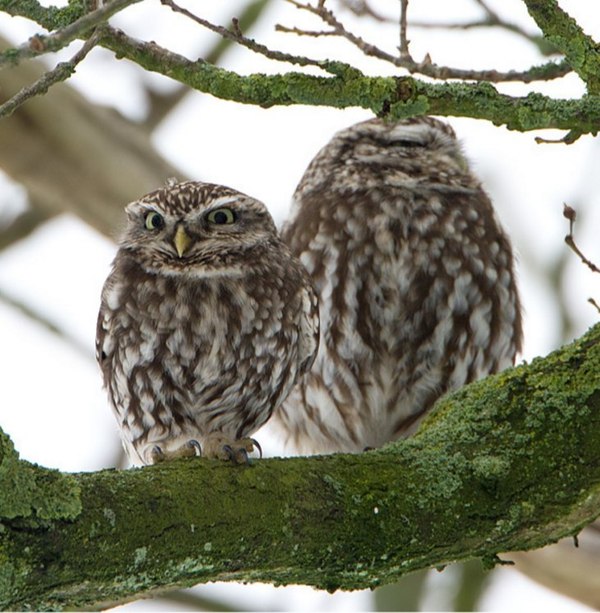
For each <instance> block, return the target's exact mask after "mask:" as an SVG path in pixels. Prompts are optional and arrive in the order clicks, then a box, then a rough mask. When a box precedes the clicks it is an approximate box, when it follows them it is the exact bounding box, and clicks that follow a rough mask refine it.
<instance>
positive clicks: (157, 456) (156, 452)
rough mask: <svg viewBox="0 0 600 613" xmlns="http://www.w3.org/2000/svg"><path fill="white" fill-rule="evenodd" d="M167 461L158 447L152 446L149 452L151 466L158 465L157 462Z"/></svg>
mask: <svg viewBox="0 0 600 613" xmlns="http://www.w3.org/2000/svg"><path fill="white" fill-rule="evenodd" d="M166 459H167V456H166V455H165V453H164V451H163V450H162V448H161V447H159V446H158V445H154V447H152V449H151V450H150V460H151V461H152V464H158V463H159V462H164V461H165V460H166Z"/></svg>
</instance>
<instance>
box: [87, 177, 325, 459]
mask: <svg viewBox="0 0 600 613" xmlns="http://www.w3.org/2000/svg"><path fill="white" fill-rule="evenodd" d="M126 213H127V228H126V231H125V233H124V236H123V238H122V239H121V242H120V246H119V250H118V252H117V255H116V257H115V259H114V262H113V266H112V271H111V273H110V275H109V277H108V278H107V280H106V283H105V284H104V288H103V291H102V298H101V306H100V312H99V315H98V324H97V341H96V345H97V357H98V361H99V363H100V367H101V370H102V374H103V377H104V383H105V387H106V388H107V390H108V395H109V399H110V403H111V405H112V408H113V410H114V414H115V416H116V418H117V421H118V425H119V427H120V430H121V435H122V439H123V443H124V446H125V449H126V451H127V453H128V455H129V457H130V458H131V460H132V461H134V462H135V463H143V464H151V463H155V462H158V461H160V460H164V459H171V458H175V457H180V456H189V455H198V454H200V453H201V454H202V455H203V456H205V457H213V458H222V459H230V460H233V461H244V460H247V457H248V455H247V454H248V452H251V451H253V449H254V447H255V446H256V445H257V443H256V441H255V440H254V439H253V438H251V436H252V434H253V433H254V432H255V431H256V430H257V429H258V428H259V427H260V426H262V425H263V424H264V423H265V422H266V421H267V420H268V419H269V417H270V416H271V414H272V412H273V411H274V410H275V409H276V408H277V407H278V406H279V405H280V404H281V402H282V401H283V400H284V399H285V398H286V396H287V395H288V393H289V392H290V390H291V389H292V387H293V386H294V383H295V382H296V380H297V379H298V378H299V377H300V376H301V375H302V374H303V373H304V372H305V371H307V370H308V369H309V368H310V366H311V364H312V362H313V360H314V358H315V355H316V351H317V346H318V340H319V335H318V328H319V320H318V307H317V298H316V294H315V292H314V289H313V287H312V284H311V281H310V279H309V277H308V275H307V273H306V271H305V270H304V268H303V267H302V265H301V264H300V263H299V261H298V260H297V259H296V258H295V257H294V256H292V255H291V253H290V250H289V248H288V247H287V246H286V245H285V244H284V243H283V242H282V240H281V239H280V237H279V236H278V233H277V230H276V228H275V224H274V223H273V219H272V218H271V216H270V214H269V212H268V211H267V209H266V208H265V206H264V205H263V204H262V203H261V202H259V201H257V200H255V199H254V198H251V197H249V196H246V195H244V194H242V193H240V192H237V191H235V190H233V189H230V188H228V187H223V186H220V185H213V184H209V183H197V182H191V181H190V182H184V183H177V182H175V181H171V182H169V183H168V184H167V185H166V186H165V187H164V188H162V189H159V190H157V191H154V192H152V193H150V194H148V195H146V196H144V197H142V198H140V199H139V200H137V201H135V202H132V203H131V204H129V205H128V206H127V208H126ZM259 449H260V448H259Z"/></svg>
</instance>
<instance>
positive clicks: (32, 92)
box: [0, 31, 100, 117]
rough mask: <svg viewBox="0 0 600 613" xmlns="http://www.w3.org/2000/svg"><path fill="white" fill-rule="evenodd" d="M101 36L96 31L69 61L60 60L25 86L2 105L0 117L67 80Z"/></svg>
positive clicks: (0, 106) (6, 115) (10, 113)
mask: <svg viewBox="0 0 600 613" xmlns="http://www.w3.org/2000/svg"><path fill="white" fill-rule="evenodd" d="M99 38H100V36H99V33H98V32H97V31H96V32H94V34H92V36H90V38H89V39H88V40H86V41H85V43H83V45H82V46H81V48H80V49H79V51H78V52H77V53H76V54H75V55H74V56H73V57H72V58H71V59H70V60H69V61H68V62H60V64H57V65H56V67H55V68H54V69H53V70H50V71H48V72H46V73H45V74H43V75H42V76H41V77H40V78H39V79H38V80H37V81H35V82H34V83H32V84H31V85H28V86H27V87H24V88H23V89H21V91H19V92H18V93H16V94H15V95H14V96H13V97H12V98H10V99H9V100H7V101H6V102H5V103H4V104H2V105H0V117H8V116H9V115H12V113H14V111H15V110H16V109H18V108H19V107H20V106H21V105H22V104H23V103H24V102H26V101H27V100H29V99H30V98H33V97H34V96H39V95H40V94H45V93H46V92H47V91H48V89H49V88H50V87H51V86H52V85H54V84H55V83H58V82H60V81H66V80H67V79H68V78H69V77H70V76H71V75H72V74H73V73H74V72H75V69H76V68H77V65H78V64H79V63H80V62H82V61H83V60H84V58H85V56H86V55H87V54H88V53H89V52H90V51H91V50H92V49H93V48H94V47H95V46H96V45H97V44H98V41H99Z"/></svg>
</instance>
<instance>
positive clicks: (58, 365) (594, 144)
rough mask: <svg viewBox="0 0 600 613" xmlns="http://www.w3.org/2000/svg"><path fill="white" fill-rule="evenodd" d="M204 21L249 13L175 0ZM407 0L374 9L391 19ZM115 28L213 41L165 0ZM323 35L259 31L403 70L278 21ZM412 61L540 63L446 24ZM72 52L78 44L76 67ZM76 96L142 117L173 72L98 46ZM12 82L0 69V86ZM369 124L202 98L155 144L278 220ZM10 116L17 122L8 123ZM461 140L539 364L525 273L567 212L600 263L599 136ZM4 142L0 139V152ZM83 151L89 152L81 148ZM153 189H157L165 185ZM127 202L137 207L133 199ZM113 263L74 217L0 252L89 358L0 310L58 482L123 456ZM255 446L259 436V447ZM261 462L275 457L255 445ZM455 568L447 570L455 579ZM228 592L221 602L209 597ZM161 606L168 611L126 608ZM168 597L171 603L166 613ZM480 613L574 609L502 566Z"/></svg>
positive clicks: (17, 413)
mask: <svg viewBox="0 0 600 613" xmlns="http://www.w3.org/2000/svg"><path fill="white" fill-rule="evenodd" d="M180 4H182V5H184V6H188V7H189V8H190V9H192V10H196V11H198V12H201V14H202V16H203V17H205V18H208V19H212V20H214V21H215V22H219V23H222V24H227V23H228V22H229V18H230V17H231V16H233V15H236V14H238V12H239V11H238V10H237V7H239V6H242V5H243V2H239V1H235V2H234V1H230V2H219V1H218V0H212V1H208V0H206V1H203V2H201V3H198V2H194V1H192V0H190V1H188V2H183V1H182V2H181V3H180ZM397 4H398V3H397V2H389V1H388V2H383V1H382V2H379V4H378V5H379V6H381V7H382V10H389V9H390V7H393V8H394V9H396V10H397ZM493 4H494V6H495V7H496V8H497V9H498V10H499V11H501V12H502V14H504V15H507V16H510V18H511V19H512V20H514V21H517V22H518V23H520V24H522V25H524V26H526V27H528V28H529V29H531V30H533V29H534V25H533V22H532V21H531V20H530V18H529V17H528V15H527V13H526V10H525V8H524V5H523V4H522V2H520V1H519V0H505V1H504V2H501V1H500V0H497V1H496V2H495V3H493ZM560 4H561V6H562V7H563V8H564V9H565V10H567V11H568V12H569V13H570V14H571V15H573V16H574V17H576V18H577V19H578V20H579V22H580V23H581V24H583V25H584V28H585V29H586V31H587V32H588V33H589V34H591V35H592V36H594V37H595V39H596V40H599V39H600V6H599V4H598V3H597V2H590V0H561V1H560ZM339 15H340V17H341V18H342V19H343V21H344V22H345V23H346V24H347V25H348V26H349V27H350V29H352V28H354V29H356V30H358V31H360V32H361V34H362V35H363V36H364V37H365V38H367V39H369V40H371V41H373V42H377V43H378V44H380V45H381V46H383V47H384V48H386V49H387V50H389V51H392V52H393V50H394V47H395V45H396V44H397V30H396V28H394V27H392V26H389V27H388V26H382V25H381V24H375V23H373V22H370V21H369V20H368V19H363V20H360V22H356V20H355V19H352V17H351V15H349V14H347V13H339ZM478 16H480V13H479V12H478V10H477V8H476V5H475V2H473V1H470V0H455V1H453V2H447V1H445V0H412V2H411V4H410V13H409V18H410V19H415V20H427V21H433V20H436V21H438V20H439V21H455V22H462V21H467V20H469V19H471V18H476V17H478ZM114 23H115V25H118V26H119V27H122V28H124V29H126V30H127V31H128V32H129V33H130V34H132V35H133V36H137V37H139V38H144V39H146V40H155V41H156V42H158V43H159V44H162V45H164V46H166V47H168V48H170V49H172V50H174V51H177V52H179V53H182V54H184V55H188V56H189V57H196V56H198V55H201V54H202V53H203V52H204V51H205V50H207V49H209V48H210V47H211V46H212V44H213V43H214V41H215V38H214V36H212V35H208V34H207V33H206V32H204V31H203V30H201V29H200V28H199V27H198V26H195V25H194V24H192V23H191V22H189V21H188V20H186V19H184V18H183V17H181V16H179V15H172V14H170V12H169V11H168V9H166V8H162V7H160V4H159V2H158V1H157V0H145V1H144V2H141V3H140V4H138V5H135V6H133V7H130V8H129V9H127V10H126V11H125V12H124V13H122V14H121V15H118V16H117V17H116V18H115V19H114ZM275 23H284V24H286V25H289V26H291V25H297V26H305V27H307V28H308V29H321V25H320V24H319V22H317V21H316V20H313V19H312V18H310V16H308V15H305V14H303V13H301V12H299V11H297V10H294V9H293V8H292V7H291V6H289V5H287V4H286V3H285V2H283V1H282V0H274V1H273V2H272V6H271V8H270V9H269V10H268V12H267V15H266V16H265V17H264V18H263V19H262V20H261V23H260V25H259V27H256V28H255V29H254V30H253V31H252V36H253V37H254V38H256V39H257V40H259V41H260V42H263V43H265V44H267V45H269V46H271V47H273V48H278V49H284V50H287V51H291V52H297V53H299V54H304V55H310V56H311V57H315V58H317V57H323V58H325V57H332V56H335V57H337V58H339V59H343V60H344V61H346V62H349V63H352V64H354V65H356V66H358V67H360V68H362V69H364V70H365V71H366V72H368V73H370V74H396V72H395V70H394V69H393V67H391V66H388V65H386V64H384V63H382V62H378V61H375V60H368V59H366V58H364V57H363V56H361V55H360V54H359V53H358V52H357V51H355V50H354V49H353V48H351V47H350V46H349V45H348V44H347V43H344V42H339V41H338V42H336V41H333V40H332V39H324V40H313V39H310V40H307V39H299V38H297V37H293V36H292V35H284V34H278V33H275V32H274V31H273V24H275ZM0 31H2V32H3V33H4V34H6V35H8V36H11V37H12V38H14V39H15V40H18V41H23V40H25V38H26V37H27V36H30V35H31V34H33V33H35V32H36V31H38V28H36V27H32V26H31V24H28V23H27V22H25V21H24V20H21V19H9V18H6V17H4V16H1V18H0ZM409 35H410V39H411V41H412V44H411V51H412V53H413V56H414V57H415V58H416V59H420V58H422V57H423V56H424V55H425V54H426V53H430V54H431V56H432V59H433V60H434V61H436V62H438V63H445V64H448V65H451V66H457V67H463V68H490V67H493V68H497V69H499V70H506V69H510V68H527V67H528V66H530V65H532V64H535V63H541V62H542V61H544V60H543V58H541V57H540V56H539V55H538V53H537V52H536V51H535V49H534V48H533V46H532V45H530V44H528V43H526V42H525V41H523V40H522V39H520V38H518V37H516V36H513V35H509V34H503V33H501V32H496V31H493V32H492V31H489V30H481V31H470V32H468V33H465V32H459V33H452V32H443V31H438V30H419V29H416V28H414V29H411V30H409ZM77 46H78V44H75V45H74V46H71V47H70V48H69V50H68V52H67V53H64V54H63V53H61V54H60V55H59V56H58V58H59V59H61V60H62V59H65V58H66V57H68V56H70V55H71V54H72V53H73V52H74V49H75V48H76V47H77ZM224 64H225V65H226V66H227V67H228V68H231V69H234V70H237V71H239V72H242V73H250V72H258V71H262V72H275V71H283V70H288V69H289V67H288V66H287V65H278V64H275V63H273V62H271V61H268V60H266V59H265V58H262V57H260V56H257V55H255V54H252V53H251V52H249V51H246V50H241V49H237V48H234V49H232V50H230V51H229V52H228V54H227V56H226V58H225V60H224ZM70 82H71V84H72V85H75V86H76V87H78V88H79V89H80V90H81V91H82V92H83V93H85V94H86V95H87V96H89V97H90V98H91V99H93V100H94V101H96V102H100V103H103V104H108V105H112V106H115V107H116V108H118V109H119V110H120V111H121V112H122V113H124V114H125V115H127V116H129V117H131V118H133V119H141V118H143V116H144V113H145V112H146V109H147V101H146V98H145V95H144V92H143V88H142V87H141V85H142V84H151V85H152V87H154V88H161V89H168V88H171V87H173V85H172V83H171V82H170V81H169V80H167V79H166V78H164V77H160V76H157V75H149V74H146V73H143V72H142V71H140V70H138V69H137V67H135V66H132V65H130V64H128V63H126V62H118V61H116V60H114V58H113V57H112V54H111V53H109V52H107V51H104V50H95V51H93V52H92V53H91V54H90V56H89V57H88V59H87V60H86V62H85V63H84V64H82V65H81V66H80V67H79V68H78V70H77V74H76V75H75V77H74V78H72V79H71V81H70ZM0 84H1V74H0ZM534 87H535V89H536V90H537V91H541V92H543V93H547V94H549V95H552V96H556V97H565V98H566V97H577V96H579V95H580V93H581V92H582V91H583V87H582V84H581V82H580V81H579V80H578V79H577V78H576V77H572V76H571V77H568V78H565V79H561V80H560V81H558V82H556V83H550V84H537V85H535V86H534ZM499 89H500V90H501V91H505V92H507V93H511V94H512V93H516V94H521V93H525V92H526V91H527V90H526V89H525V88H524V87H523V86H519V85H514V84H513V85H501V86H499ZM369 116H370V113H369V112H368V111H364V110H361V109H349V110H345V111H340V110H334V109H324V108H309V107H300V106H297V107H282V108H274V109H269V110H263V109H259V108H256V107H250V106H244V105H240V104H235V103H231V102H225V101H221V100H217V99H215V98H212V97H210V96H207V95H203V94H199V93H192V94H190V95H188V96H187V97H186V98H185V100H184V101H183V102H182V103H181V104H180V105H179V106H178V108H177V109H176V110H175V111H174V112H173V113H172V114H171V115H170V116H169V117H168V119H167V120H166V121H164V122H163V124H161V125H160V126H159V128H158V129H157V131H156V133H155V143H156V146H157V147H158V148H159V149H160V151H161V152H162V153H163V154H164V155H165V156H166V157H168V158H169V159H170V160H171V161H172V162H173V163H174V164H175V165H177V166H178V167H180V168H181V170H182V172H184V173H185V174H187V175H189V176H191V177H194V178H197V179H200V180H206V181H211V182H216V183H224V184H226V185H230V186H231V187H235V188H237V189H240V190H241V191H244V192H247V193H249V194H252V195H253V196H256V197H258V198H260V199H262V200H263V201H264V202H265V203H266V204H267V205H268V206H269V208H270V209H271V211H272V213H273V215H274V217H275V219H276V221H278V222H281V220H282V219H283V218H284V217H285V214H286V210H287V207H288V203H289V201H290V197H291V194H292V192H293V190H294V187H295V185H296V183H297V182H298V180H299V179H300V177H301V175H302V173H303V171H304V169H305V167H306V165H307V164H308V162H309V161H310V159H311V158H312V157H313V155H314V154H315V153H316V152H317V150H318V149H319V148H320V147H321V146H323V145H324V144H325V143H326V142H327V141H328V140H329V138H330V137H331V136H332V134H333V133H334V132H335V131H336V130H338V129H340V128H342V127H346V126H348V125H350V124H352V123H354V122H356V121H359V120H362V119H366V118H368V117H369ZM9 121H10V119H9ZM450 122H451V123H452V125H453V126H454V127H455V129H456V131H457V133H458V135H459V137H460V138H461V139H462V141H463V143H464V147H465V151H466V153H467V156H468V158H469V159H470V160H471V162H472V165H473V167H474V169H475V171H476V172H477V173H478V175H479V176H480V177H481V179H482V180H483V182H484V184H485V186H486V188H487V189H488V191H489V192H490V194H491V196H492V199H493V201H494V203H495V206H496V209H497V211H498V214H499V215H500V217H501V219H502V220H503V222H504V224H505V226H506V227H507V229H508V230H509V233H510V234H511V236H512V237H513V241H514V245H515V248H516V250H517V252H519V253H521V254H522V255H521V258H520V266H519V274H520V287H521V292H522V297H523V302H524V306H525V310H526V320H525V337H526V343H525V350H524V356H523V357H524V358H526V359H531V358H532V357H534V356H536V355H542V354H545V353H547V352H548V351H550V350H551V349H553V348H554V347H556V345H557V343H558V339H557V336H556V329H557V323H558V311H557V308H556V306H555V304H554V302H555V298H554V295H553V294H552V292H551V290H550V287H549V285H548V283H547V281H546V280H545V279H544V278H542V277H540V274H539V272H538V270H536V268H535V266H533V267H532V266H531V265H530V261H531V260H532V259H533V261H536V262H539V263H540V264H543V263H545V262H551V261H554V259H555V258H557V257H558V255H559V254H560V253H561V252H562V251H563V250H564V249H566V247H565V246H564V243H563V238H564V235H565V234H566V233H567V228H568V225H567V222H566V220H565V219H563V217H562V203H563V202H568V203H570V204H572V205H573V206H575V207H577V208H578V210H579V213H580V220H579V221H578V223H577V225H576V237H577V241H578V243H579V244H580V246H582V247H583V249H584V251H585V252H586V253H587V255H588V256H589V257H590V258H591V259H592V260H595V261H596V262H598V261H599V260H600V248H599V246H598V239H597V234H598V233H597V228H598V227H599V222H600V219H599V217H600V212H599V211H600V172H599V171H600V143H599V142H598V140H597V139H593V138H591V137H589V136H587V137H583V138H581V139H580V140H579V141H578V142H576V143H575V144H574V145H571V146H568V147H567V146H565V145H538V144H536V143H535V142H534V136H535V135H541V136H544V137H546V138H556V137H561V136H563V134H561V133H559V132H554V131H552V132H550V131H546V132H540V133H535V134H534V133H527V134H520V133H517V132H509V131H508V130H506V129H505V128H497V127H494V126H492V125H491V124H488V123H486V122H483V121H474V120H467V119H451V120H450ZM1 146H2V143H0V147H1ZM82 154H83V152H82ZM162 180H163V178H162V177H157V186H158V185H159V184H160V183H161V182H162ZM22 199H23V194H22V192H21V190H20V189H19V188H18V186H15V185H14V184H11V183H10V182H9V181H8V180H6V179H4V178H2V177H0V223H2V219H3V216H5V215H6V214H7V211H9V210H13V209H14V207H15V206H16V205H15V203H18V202H22ZM123 204H124V205H125V204H126V203H123ZM114 253H115V246H114V244H113V243H111V242H110V241H108V240H107V239H105V238H104V237H102V236H100V235H98V234H97V233H96V232H94V231H93V230H91V229H90V228H89V227H87V226H85V225H84V224H82V223H81V222H79V221H78V220H76V219H75V218H72V217H69V216H63V217H61V218H59V219H56V220H55V221H53V222H51V223H48V224H46V225H45V226H44V227H43V228H42V229H40V230H39V231H38V232H36V233H35V234H34V235H33V236H32V237H30V238H29V239H27V240H26V241H23V242H22V243H19V244H18V245H16V246H15V247H13V248H11V249H8V250H6V251H5V252H3V253H0V290H4V291H5V292H8V293H10V294H11V295H12V296H14V297H16V298H18V299H20V300H23V301H25V302H27V303H28V304H31V305H32V306H34V307H35V308H37V309H39V310H40V311H42V312H43V313H44V314H45V315H46V316H47V317H48V318H49V319H50V320H51V321H54V322H56V323H57V324H59V325H60V326H61V327H63V328H64V329H65V330H66V331H67V332H68V334H69V335H70V336H72V337H73V338H74V339H76V341H77V342H78V344H79V346H80V347H82V350H76V349H74V348H73V347H72V346H71V345H69V344H68V343H65V342H63V341H61V340H59V339H58V338H57V337H55V336H52V335H51V334H50V333H48V332H46V331H45V330H44V329H42V328H41V327H40V326H38V325H36V324H32V323H31V321H30V320H28V319H27V318H25V317H24V316H22V315H20V314H18V313H17V312H16V311H14V310H13V309H11V308H9V307H8V306H6V305H5V304H4V303H2V302H0V342H1V350H0V377H1V380H2V386H3V393H2V401H1V403H2V404H0V424H1V426H2V428H3V429H4V430H5V431H6V432H7V433H8V434H9V435H10V436H11V437H12V439H13V441H14V443H15V445H16V447H17V449H18V450H19V451H20V453H21V455H22V457H23V458H25V459H28V460H31V461H35V462H39V463H40V464H43V465H45V466H50V467H56V468H60V469H62V470H70V471H81V470H95V469H99V468H103V467H106V466H109V465H111V463H112V462H114V458H115V456H116V454H117V451H118V448H119V441H118V437H117V434H116V425H115V423H114V420H113V417H112V414H111V413H110V410H109V408H108V404H107V401H106V398H105V395H104V392H103V391H102V390H101V385H100V376H99V372H98V369H97V366H96V364H95V362H94V359H93V345H94V334H95V320H96V314H97V309H98V305H99V294H100V289H101V287H102V283H103V281H104V279H105V277H106V275H107V273H108V270H109V265H110V261H111V259H112V257H113V256H114ZM567 283H568V299H569V308H570V309H571V311H572V313H574V314H575V316H576V318H577V330H576V331H575V332H576V334H577V335H579V334H581V333H583V332H584V331H585V330H586V329H587V327H589V325H591V324H592V323H593V322H594V321H595V320H596V319H597V314H596V313H595V311H594V309H593V308H592V307H591V306H590V305H589V304H588V303H587V298H588V297H589V296H594V297H595V298H596V299H598V300H600V291H599V289H600V284H599V283H598V277H597V275H596V276H595V277H594V275H593V274H592V273H591V272H589V271H588V270H587V269H586V268H585V267H584V266H583V265H582V264H580V263H579V262H578V261H577V259H576V258H575V256H574V255H573V256H572V257H571V258H570V263H569V265H568V276H567ZM259 438H260V437H259ZM261 443H263V447H265V448H266V449H267V452H268V451H270V452H271V453H275V452H277V450H278V446H277V445H276V444H275V443H273V442H271V441H270V440H265V436H263V437H262V438H261ZM447 573H449V571H446V572H445V573H442V574H437V573H434V574H432V575H431V583H432V588H436V587H437V588H439V589H432V590H431V594H432V596H431V598H430V599H429V600H430V601H431V602H429V601H428V603H427V604H428V606H429V608H431V609H432V610H436V608H437V609H439V608H440V607H441V608H444V604H443V601H439V599H438V601H436V597H435V594H436V593H438V592H439V593H443V590H444V581H446V579H445V578H444V575H445V574H447ZM449 574H451V571H450V573H449ZM201 589H203V590H206V591H205V593H207V595H211V596H215V597H217V596H219V597H220V596H221V595H222V594H223V593H225V592H226V593H227V594H231V595H232V597H235V598H236V600H235V602H236V603H238V606H243V603H248V602H251V601H253V602H254V603H255V604H256V605H257V606H256V608H262V607H264V608H271V607H274V608H280V609H281V608H290V610H292V609H293V608H294V607H296V608H312V609H322V610H323V609H335V608H337V609H338V610H361V609H366V608H369V606H370V605H369V603H370V600H369V598H370V596H369V594H368V593H359V594H351V595H348V594H341V595H335V596H329V595H325V594H321V593H319V592H315V591H313V590H310V589H308V588H293V590H294V591H290V590H289V589H287V590H284V589H278V590H275V589H273V588H270V587H267V586H240V587H237V586H225V587H223V586H221V585H214V586H208V587H205V588H201ZM215 591H216V592H218V593H215ZM128 606H129V607H137V608H142V607H143V608H146V607H148V608H150V607H151V606H154V607H155V608H160V607H161V603H160V602H159V603H155V604H154V605H150V604H149V603H143V605H142V604H135V605H128ZM164 606H165V603H164V602H163V603H162V608H164ZM484 608H485V609H486V610H502V609H508V608H511V609H514V608H519V609H520V608H527V609H528V610H529V611H551V610H558V609H560V610H563V611H567V610H568V611H577V610H585V609H584V608H583V607H581V606H580V605H578V604H576V603H573V602H571V601H567V600H565V599H562V598H559V597H555V596H554V595H551V593H550V592H547V591H545V590H542V589H541V588H538V587H537V586H534V584H533V583H531V582H529V581H528V580H526V579H524V578H523V577H522V576H520V575H518V573H516V572H514V571H510V570H505V569H501V570H500V571H499V572H497V574H496V575H495V579H494V584H493V586H492V588H491V589H490V590H489V592H488V594H487V596H486V598H485V601H484Z"/></svg>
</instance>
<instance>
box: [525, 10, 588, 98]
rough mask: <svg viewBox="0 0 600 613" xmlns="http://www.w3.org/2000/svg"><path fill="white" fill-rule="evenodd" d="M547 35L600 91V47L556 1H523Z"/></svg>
mask: <svg viewBox="0 0 600 613" xmlns="http://www.w3.org/2000/svg"><path fill="white" fill-rule="evenodd" d="M523 2H524V3H525V4H526V6H527V10H528V11H529V14H530V15H531V16H532V17H533V19H534V20H535V22H536V23H537V25H538V27H539V28H540V30H542V32H543V33H544V38H546V40H548V41H549V42H550V43H551V44H552V45H554V46H555V47H556V48H557V49H559V50H560V51H561V52H562V53H564V54H565V57H566V58H567V61H568V62H569V64H570V65H571V66H572V67H573V69H574V70H575V72H577V74H578V75H579V76H580V77H581V78H582V79H583V81H584V82H585V83H586V85H587V86H588V91H589V93H590V94H595V95H598V94H600V46H599V45H598V43H597V42H596V41H594V39H593V38H591V37H590V36H588V35H587V34H585V32H584V31H583V29H582V28H581V26H580V25H579V24H578V23H577V22H576V21H575V20H574V19H573V18H572V17H571V16H570V15H568V14H567V13H566V12H565V11H563V9H561V8H560V6H559V5H558V2H557V1H556V0H523Z"/></svg>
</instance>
